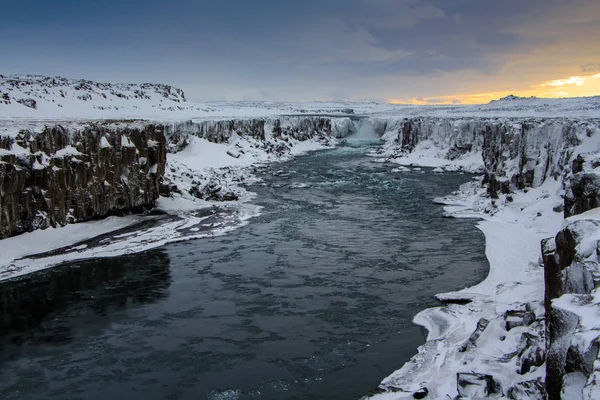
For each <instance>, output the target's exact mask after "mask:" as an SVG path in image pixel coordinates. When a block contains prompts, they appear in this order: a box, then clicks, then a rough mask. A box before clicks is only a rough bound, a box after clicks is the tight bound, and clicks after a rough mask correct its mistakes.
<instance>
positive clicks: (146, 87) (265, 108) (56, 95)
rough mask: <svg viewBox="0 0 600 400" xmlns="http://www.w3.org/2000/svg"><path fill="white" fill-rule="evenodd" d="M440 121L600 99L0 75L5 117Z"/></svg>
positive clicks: (558, 108)
mask: <svg viewBox="0 0 600 400" xmlns="http://www.w3.org/2000/svg"><path fill="white" fill-rule="evenodd" d="M288 114H290V115H310V114H327V115H349V114H358V115H373V116H385V115H389V116H407V117H411V116H438V117H453V116H454V117H466V116H473V117H598V116H600V96H596V97H582V98H572V99H539V98H520V97H516V96H507V97H505V98H503V99H500V100H497V101H493V102H491V103H489V104H482V105H437V106H435V105H431V106H416V105H404V104H386V103H377V102H354V101H312V102H303V103H291V102H263V101H239V102H206V103H194V102H190V101H187V99H186V97H185V94H184V92H183V90H181V89H178V88H174V87H172V86H168V85H161V84H150V83H143V84H115V83H97V82H93V81H89V80H83V79H79V80H77V79H66V78H61V77H45V76H40V75H11V76H3V75H0V118H2V119H15V118H35V119H53V120H56V119H67V118H69V119H72V118H78V119H150V120H184V119H215V118H250V117H272V116H277V115H288Z"/></svg>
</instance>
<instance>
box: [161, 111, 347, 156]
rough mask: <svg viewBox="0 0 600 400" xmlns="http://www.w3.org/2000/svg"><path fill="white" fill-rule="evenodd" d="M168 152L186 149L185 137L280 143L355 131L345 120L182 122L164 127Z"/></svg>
mask: <svg viewBox="0 0 600 400" xmlns="http://www.w3.org/2000/svg"><path fill="white" fill-rule="evenodd" d="M165 128H166V131H165V133H166V135H167V137H168V138H169V141H170V144H171V146H170V148H171V149H173V150H174V151H177V150H179V149H180V148H182V147H185V145H186V142H185V140H186V138H187V137H188V136H189V135H193V136H197V137H201V138H204V139H207V140H209V141H211V142H214V143H225V142H227V141H229V139H230V138H231V137H232V136H233V135H238V136H249V137H252V138H254V139H256V140H259V141H270V140H275V141H282V142H286V141H289V140H290V139H294V140H298V141H305V140H309V139H315V138H316V139H324V140H328V139H329V138H331V137H336V138H342V137H345V136H348V135H349V134H350V133H352V132H353V129H355V127H354V125H353V124H352V122H351V121H350V119H349V118H329V117H280V118H247V119H229V120H207V121H184V122H176V123H172V124H170V125H166V127H165Z"/></svg>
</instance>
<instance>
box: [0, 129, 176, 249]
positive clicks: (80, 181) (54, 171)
mask: <svg viewBox="0 0 600 400" xmlns="http://www.w3.org/2000/svg"><path fill="white" fill-rule="evenodd" d="M165 163H166V138H165V135H164V128H163V126H162V125H153V124H149V125H143V126H141V127H116V126H110V125H102V124H94V123H92V124H88V125H85V126H81V127H76V128H72V127H71V128H67V127H63V126H61V125H55V126H49V127H45V128H43V129H42V130H41V131H38V132H35V131H34V130H28V129H23V130H20V131H19V133H18V134H16V135H11V136H0V238H5V237H8V236H12V235H16V234H19V233H23V232H29V231H32V230H34V229H38V228H47V227H49V226H53V227H55V226H60V225H64V224H66V223H70V222H77V221H86V220H91V219H99V218H103V217H106V216H108V215H120V214H124V213H129V212H132V211H139V210H144V209H149V208H151V207H152V206H153V205H154V202H155V200H156V199H157V198H158V192H159V183H160V180H161V177H162V175H163V173H164V170H165Z"/></svg>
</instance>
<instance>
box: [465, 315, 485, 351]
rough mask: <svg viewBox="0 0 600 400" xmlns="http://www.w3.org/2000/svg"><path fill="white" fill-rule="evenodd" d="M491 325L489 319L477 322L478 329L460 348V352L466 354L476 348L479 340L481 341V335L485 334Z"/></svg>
mask: <svg viewBox="0 0 600 400" xmlns="http://www.w3.org/2000/svg"><path fill="white" fill-rule="evenodd" d="M489 324H490V321H488V320H487V319H484V318H481V319H480V320H479V322H477V328H475V331H474V332H473V333H472V334H471V336H470V337H469V339H468V340H467V341H466V342H465V343H464V344H463V345H462V346H460V348H459V349H458V351H459V352H465V351H467V350H468V349H470V348H472V347H475V346H476V342H477V339H479V336H481V334H482V333H483V331H485V329H486V328H487V327H488V325H489Z"/></svg>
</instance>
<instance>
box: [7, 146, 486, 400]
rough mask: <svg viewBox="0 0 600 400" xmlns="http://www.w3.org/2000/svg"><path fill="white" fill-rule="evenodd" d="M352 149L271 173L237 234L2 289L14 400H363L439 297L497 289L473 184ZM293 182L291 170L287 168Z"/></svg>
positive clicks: (415, 340)
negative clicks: (462, 195)
mask: <svg viewBox="0 0 600 400" xmlns="http://www.w3.org/2000/svg"><path fill="white" fill-rule="evenodd" d="M372 146H373V145H370V146H369V145H367V146H360V147H350V146H346V147H340V148H337V149H333V150H325V151H320V152H315V153H312V154H309V155H306V156H302V157H298V158H296V159H294V160H292V161H290V162H286V163H283V164H278V165H274V166H272V167H270V168H268V169H265V170H264V171H263V173H262V174H261V175H262V178H263V179H264V180H263V182H262V183H259V184H256V185H253V186H251V187H249V189H250V190H251V191H253V192H256V193H257V195H258V196H257V197H256V200H255V203H256V204H258V205H260V206H262V207H263V210H262V214H261V215H260V216H259V217H256V218H253V219H252V220H251V221H250V223H249V224H248V225H247V226H245V227H243V228H240V229H238V230H236V231H234V232H232V233H230V234H228V235H226V236H220V237H214V238H208V239H202V240H195V241H189V242H184V243H178V244H171V245H168V246H165V247H163V248H161V249H158V250H155V251H150V252H147V253H143V254H138V255H132V256H126V257H120V258H115V259H108V260H94V261H90V262H83V263H76V264H71V265H65V266H60V267H57V268H54V269H51V270H48V271H44V272H40V273H36V274H32V275H29V276H26V277H24V278H22V279H19V280H14V281H9V282H5V283H2V284H0V398H2V399H98V400H101V399H102V400H104V399H111V400H117V399H127V400H136V399H139V400H149V399H190V400H192V399H193V400H196V399H208V400H218V399H219V400H220V399H278V400H279V399H328V400H336V399H344V400H346V399H358V398H360V397H361V396H362V395H364V394H365V393H366V392H368V391H369V390H371V389H374V388H375V387H377V385H378V384H379V382H380V381H381V380H382V379H383V378H384V377H385V376H387V375H389V374H390V373H391V372H393V371H394V370H395V369H398V368H399V367H400V366H402V364H403V363H404V362H406V361H407V360H408V359H409V358H410V357H411V356H412V355H414V354H415V353H416V349H417V347H418V346H419V345H420V344H422V343H424V341H425V336H424V332H423V331H422V329H421V328H419V327H417V326H414V325H412V323H411V319H412V317H413V316H414V315H415V314H416V313H417V312H418V311H420V310H422V309H424V308H427V307H431V306H436V305H437V304H438V303H437V302H436V300H435V299H434V298H433V296H434V294H436V293H439V292H446V291H451V290H456V289H460V288H463V287H465V286H467V285H472V284H475V283H477V282H480V281H481V280H483V278H484V277H485V275H486V274H487V270H488V264H487V261H486V259H485V255H484V237H483V234H482V233H481V232H480V231H478V230H477V229H476V228H475V221H473V220H468V219H448V218H442V207H441V206H437V205H434V204H432V203H431V200H432V199H433V198H434V197H436V196H441V195H445V194H448V193H450V192H452V191H453V190H455V189H456V188H457V187H458V186H459V185H460V184H461V183H463V182H466V181H468V180H469V179H470V178H471V177H470V176H468V175H461V174H458V173H444V174H436V173H433V172H431V171H412V172H391V170H392V169H393V168H394V166H393V165H386V164H377V163H374V162H373V158H371V157H368V156H367V152H368V151H369V150H370V149H371V148H372ZM279 170H281V171H283V173H275V171H279Z"/></svg>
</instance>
